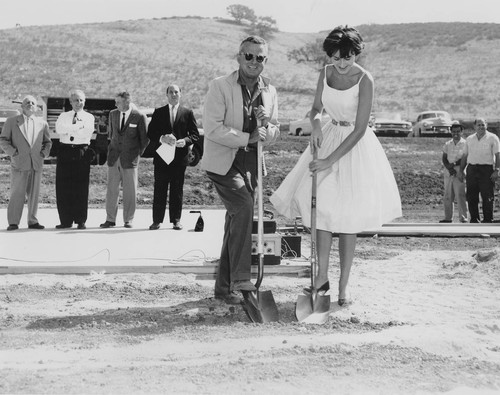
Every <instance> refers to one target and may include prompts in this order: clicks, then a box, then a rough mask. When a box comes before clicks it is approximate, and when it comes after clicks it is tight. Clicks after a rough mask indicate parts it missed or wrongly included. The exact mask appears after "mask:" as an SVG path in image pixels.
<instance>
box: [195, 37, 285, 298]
mask: <svg viewBox="0 0 500 395" xmlns="http://www.w3.org/2000/svg"><path fill="white" fill-rule="evenodd" d="M267 56H268V46H267V43H266V41H265V40H264V39H262V38H260V37H257V36H251V37H248V38H246V39H245V40H243V42H242V43H241V44H240V48H239V52H238V55H237V60H238V64H239V69H238V70H236V71H234V72H233V73H231V74H229V75H228V76H225V77H219V78H216V79H215V80H213V81H212V82H211V83H210V86H209V90H208V93H207V96H206V98H205V107H204V112H203V128H204V131H205V139H204V149H203V151H204V154H203V159H202V162H201V166H202V168H203V169H204V170H206V172H207V175H208V177H209V178H210V179H211V180H212V182H213V183H214V186H215V188H216V190H217V192H218V194H219V196H220V198H221V200H222V202H223V203H224V206H225V207H226V210H227V212H226V223H225V226H224V239H223V242H222V243H223V244H222V250H221V257H220V263H219V268H218V273H217V277H216V281H215V297H216V298H217V299H220V300H223V301H225V302H226V303H229V304H237V303H240V301H241V298H240V297H239V296H238V295H237V293H236V291H250V292H251V291H255V286H254V285H253V284H252V282H251V281H250V279H251V258H252V224H253V214H254V212H253V209H254V191H255V188H256V185H257V149H256V147H257V142H258V141H259V140H260V141H261V142H262V143H263V144H264V145H267V144H270V143H271V142H273V141H275V140H276V138H277V137H278V135H279V123H278V97H277V94H276V89H275V88H274V86H272V85H271V84H270V83H269V79H268V78H265V77H262V76H261V73H262V71H263V70H264V66H265V65H266V62H267Z"/></svg>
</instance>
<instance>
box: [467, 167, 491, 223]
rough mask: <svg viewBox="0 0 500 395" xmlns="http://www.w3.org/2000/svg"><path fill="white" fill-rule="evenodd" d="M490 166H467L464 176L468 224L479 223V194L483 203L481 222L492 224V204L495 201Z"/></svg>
mask: <svg viewBox="0 0 500 395" xmlns="http://www.w3.org/2000/svg"><path fill="white" fill-rule="evenodd" d="M493 171H494V169H493V166H492V165H468V166H467V175H466V179H465V180H466V185H467V191H466V195H467V204H468V206H469V213H470V222H481V221H480V219H479V194H481V200H482V203H483V222H493V202H494V199H495V183H494V182H493V181H492V180H491V175H492V174H493Z"/></svg>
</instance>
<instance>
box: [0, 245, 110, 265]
mask: <svg viewBox="0 0 500 395" xmlns="http://www.w3.org/2000/svg"><path fill="white" fill-rule="evenodd" d="M102 252H107V254H108V260H107V262H108V263H109V261H110V260H111V252H110V251H109V249H107V248H104V249H102V250H100V251H98V252H96V253H95V254H94V255H92V256H90V257H88V258H83V259H75V260H64V261H54V260H50V261H34V260H29V259H15V258H6V257H0V260H4V261H12V262H26V263H66V262H71V263H75V262H83V261H88V260H89V259H92V258H94V257H95V256H97V255H99V254H100V253H102Z"/></svg>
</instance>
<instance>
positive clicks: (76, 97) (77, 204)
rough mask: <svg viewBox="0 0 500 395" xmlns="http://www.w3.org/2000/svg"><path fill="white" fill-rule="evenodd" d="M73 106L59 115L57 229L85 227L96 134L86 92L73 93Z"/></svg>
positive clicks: (76, 91)
mask: <svg viewBox="0 0 500 395" xmlns="http://www.w3.org/2000/svg"><path fill="white" fill-rule="evenodd" d="M70 103H71V106H72V107H73V109H72V110H71V111H66V112H63V113H62V114H61V115H59V118H58V119H57V122H56V132H57V133H58V134H59V136H60V140H59V142H60V144H59V147H58V152H57V166H56V201H57V211H58V213H59V220H60V221H61V223H60V224H59V225H57V226H56V228H57V229H66V228H71V227H72V226H73V222H74V223H75V224H77V225H78V229H86V225H85V222H86V221H87V211H88V199H89V175H90V162H91V161H92V154H91V151H89V148H88V147H89V144H90V139H91V137H92V134H93V133H94V116H93V115H92V114H90V113H88V112H86V111H84V110H83V107H84V106H85V93H83V91H81V90H74V91H72V92H71V93H70Z"/></svg>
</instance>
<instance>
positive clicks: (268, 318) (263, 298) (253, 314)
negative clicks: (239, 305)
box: [242, 140, 279, 323]
mask: <svg viewBox="0 0 500 395" xmlns="http://www.w3.org/2000/svg"><path fill="white" fill-rule="evenodd" d="M262 170H263V168H262V143H261V142H260V140H259V141H258V143H257V174H258V177H257V200H258V222H257V252H258V256H259V264H258V272H257V281H256V282H255V288H257V291H254V292H248V291H242V292H243V307H244V309H245V311H246V313H247V315H248V317H249V318H250V320H251V321H252V322H258V323H264V322H273V321H278V320H279V313H278V308H277V307H276V302H275V301H274V297H273V293H272V292H271V291H261V290H260V284H261V283H262V278H263V277H264V241H263V239H264V201H263V188H262V181H263V180H262V179H263V176H264V175H263V171H262Z"/></svg>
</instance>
